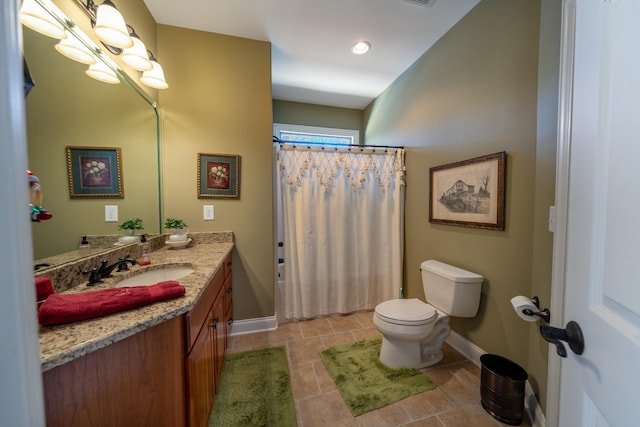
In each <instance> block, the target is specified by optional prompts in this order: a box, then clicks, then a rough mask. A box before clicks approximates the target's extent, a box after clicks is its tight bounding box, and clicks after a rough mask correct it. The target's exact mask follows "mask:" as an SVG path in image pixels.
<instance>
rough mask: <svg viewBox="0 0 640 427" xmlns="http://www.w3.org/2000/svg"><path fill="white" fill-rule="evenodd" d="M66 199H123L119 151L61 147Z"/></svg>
mask: <svg viewBox="0 0 640 427" xmlns="http://www.w3.org/2000/svg"><path fill="white" fill-rule="evenodd" d="M65 149H66V152H67V176H68V178H69V196H70V197H71V198H72V199H75V198H111V199H122V198H124V187H123V182H122V160H121V159H122V153H121V150H120V147H71V146H67V147H65Z"/></svg>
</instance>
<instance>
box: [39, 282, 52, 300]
mask: <svg viewBox="0 0 640 427" xmlns="http://www.w3.org/2000/svg"><path fill="white" fill-rule="evenodd" d="M53 293H54V290H53V283H51V279H49V278H48V277H36V301H43V300H45V299H47V297H48V296H49V295H51V294H53Z"/></svg>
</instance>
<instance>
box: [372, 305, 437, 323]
mask: <svg viewBox="0 0 640 427" xmlns="http://www.w3.org/2000/svg"><path fill="white" fill-rule="evenodd" d="M376 314H377V315H378V316H380V317H382V318H383V319H384V320H387V321H388V322H390V323H396V324H400V325H426V324H428V323H431V322H433V321H434V320H435V318H436V317H437V316H438V312H437V311H436V309H435V308H434V307H432V306H430V305H429V304H426V303H424V302H422V301H420V300H419V299H417V298H410V299H392V300H389V301H385V302H382V303H380V304H378V305H377V306H376Z"/></svg>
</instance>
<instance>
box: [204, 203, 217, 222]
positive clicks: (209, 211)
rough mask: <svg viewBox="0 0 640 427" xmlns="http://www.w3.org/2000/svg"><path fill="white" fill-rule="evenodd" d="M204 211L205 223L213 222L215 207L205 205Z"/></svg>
mask: <svg viewBox="0 0 640 427" xmlns="http://www.w3.org/2000/svg"><path fill="white" fill-rule="evenodd" d="M202 211H203V215H204V220H205V221H213V220H214V219H215V214H214V210H213V205H204V206H203V207H202Z"/></svg>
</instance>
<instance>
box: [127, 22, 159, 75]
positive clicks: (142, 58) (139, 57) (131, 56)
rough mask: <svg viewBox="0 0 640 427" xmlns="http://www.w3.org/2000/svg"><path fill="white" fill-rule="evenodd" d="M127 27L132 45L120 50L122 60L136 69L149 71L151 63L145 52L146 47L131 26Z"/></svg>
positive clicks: (151, 66)
mask: <svg viewBox="0 0 640 427" xmlns="http://www.w3.org/2000/svg"><path fill="white" fill-rule="evenodd" d="M127 28H128V29H129V31H130V32H129V35H130V36H131V40H133V46H131V47H128V48H126V49H124V50H123V51H122V62H124V63H125V64H127V65H128V66H129V67H131V68H133V69H134V70H136V71H151V69H153V64H152V63H151V61H150V60H149V55H148V54H147V48H146V47H145V45H144V43H142V40H140V37H139V36H138V35H137V34H136V31H135V30H134V29H133V27H132V26H130V25H127Z"/></svg>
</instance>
